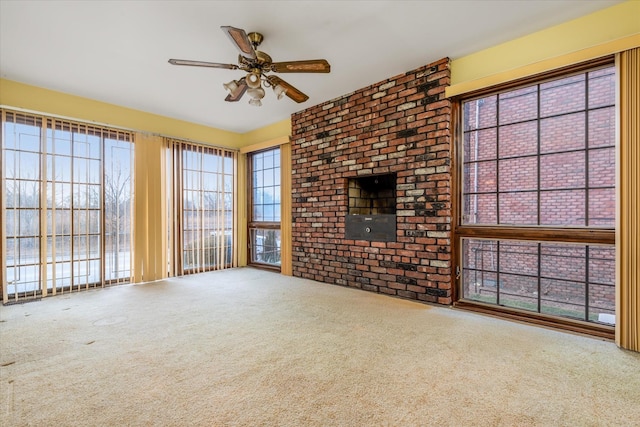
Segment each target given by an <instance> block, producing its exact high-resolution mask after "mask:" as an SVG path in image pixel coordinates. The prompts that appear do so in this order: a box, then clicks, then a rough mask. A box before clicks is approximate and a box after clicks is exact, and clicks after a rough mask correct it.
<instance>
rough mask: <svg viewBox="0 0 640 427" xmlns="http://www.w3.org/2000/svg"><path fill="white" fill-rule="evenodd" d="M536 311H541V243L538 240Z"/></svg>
mask: <svg viewBox="0 0 640 427" xmlns="http://www.w3.org/2000/svg"><path fill="white" fill-rule="evenodd" d="M537 281H538V313H541V312H542V243H541V242H538V277H537Z"/></svg>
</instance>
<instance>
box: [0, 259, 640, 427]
mask: <svg viewBox="0 0 640 427" xmlns="http://www.w3.org/2000/svg"><path fill="white" fill-rule="evenodd" d="M0 340H1V341H0V350H1V353H0V399H1V403H0V405H1V406H0V425H2V426H127V425H128V426H634V425H635V426H637V425H640V354H639V353H633V352H629V351H625V350H621V349H619V348H618V347H616V345H615V344H614V343H612V342H609V341H603V340H599V339H594V338H590V337H585V336H580V335H574V334H569V333H566V332H561V331H555V330H550V329H545V328H541V327H536V326H532V325H526V324H521V323H516V322H510V321H506V320H502V319H497V318H493V317H490V316H483V315H479V314H476V313H471V312H465V311H460V310H457V309H453V308H448V307H441V306H433V305H427V304H420V303H416V302H411V301H406V300H402V299H397V298H392V297H387V296H383V295H378V294H373V293H369V292H364V291H360V290H357V289H351V288H344V287H339V286H332V285H327V284H322V283H317V282H313V281H309V280H303V279H298V278H292V277H287V276H282V275H279V274H276V273H271V272H266V271H262V270H257V269H252V268H240V269H231V270H223V271H217V272H211V273H205V274H199V275H193V276H185V277H181V278H173V279H167V280H163V281H159V282H153V283H145V284H136V285H124V286H118V287H113V288H107V289H97V290H90V291H86V292H80V293H72V294H70V293H65V294H63V295H58V296H55V297H48V298H44V299H42V300H40V301H36V302H30V303H25V304H18V305H10V306H2V307H0Z"/></svg>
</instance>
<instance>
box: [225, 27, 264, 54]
mask: <svg viewBox="0 0 640 427" xmlns="http://www.w3.org/2000/svg"><path fill="white" fill-rule="evenodd" d="M220 28H221V29H222V31H224V32H225V34H226V35H227V36H229V39H230V40H231V42H232V43H233V44H234V45H235V46H236V47H237V48H238V50H239V51H240V54H241V55H242V56H244V57H246V58H250V59H257V57H256V51H255V50H254V49H253V45H252V44H251V40H249V36H247V33H246V32H245V31H244V30H243V29H241V28H235V27H229V26H222V27H220Z"/></svg>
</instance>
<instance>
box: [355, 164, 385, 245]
mask: <svg viewBox="0 0 640 427" xmlns="http://www.w3.org/2000/svg"><path fill="white" fill-rule="evenodd" d="M347 186H348V203H349V206H348V210H347V217H346V220H345V237H346V238H347V239H353V240H367V241H377V242H394V241H395V240H396V176H395V174H385V175H373V176H366V177H357V178H350V179H349V180H348V184H347Z"/></svg>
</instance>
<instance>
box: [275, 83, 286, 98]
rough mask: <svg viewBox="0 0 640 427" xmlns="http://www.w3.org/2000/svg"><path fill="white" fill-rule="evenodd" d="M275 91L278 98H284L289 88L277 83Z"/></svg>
mask: <svg viewBox="0 0 640 427" xmlns="http://www.w3.org/2000/svg"><path fill="white" fill-rule="evenodd" d="M273 92H274V93H275V94H276V98H277V99H282V98H283V97H284V96H285V95H286V94H287V89H285V88H283V87H282V85H275V86H274V87H273Z"/></svg>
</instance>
